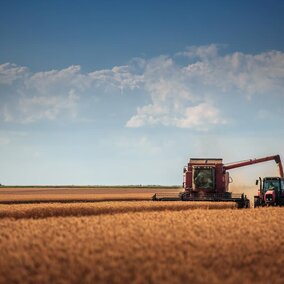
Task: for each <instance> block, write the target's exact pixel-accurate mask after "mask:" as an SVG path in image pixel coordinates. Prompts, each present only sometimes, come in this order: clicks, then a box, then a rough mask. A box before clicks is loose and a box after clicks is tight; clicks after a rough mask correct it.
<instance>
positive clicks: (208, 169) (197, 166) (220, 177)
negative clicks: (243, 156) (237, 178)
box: [152, 155, 282, 208]
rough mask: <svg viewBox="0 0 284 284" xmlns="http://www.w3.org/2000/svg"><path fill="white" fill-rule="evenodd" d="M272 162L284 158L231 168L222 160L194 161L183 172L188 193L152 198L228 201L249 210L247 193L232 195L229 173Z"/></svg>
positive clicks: (156, 195)
mask: <svg viewBox="0 0 284 284" xmlns="http://www.w3.org/2000/svg"><path fill="white" fill-rule="evenodd" d="M270 160H275V161H276V163H278V164H279V161H280V157H279V155H277V156H270V157H265V158H260V159H253V160H247V161H243V162H237V163H231V164H227V165H224V164H223V160H222V159H190V160H189V163H188V165H187V167H185V168H184V170H183V172H184V174H183V188H184V191H183V192H180V193H179V194H178V195H177V194H176V193H173V194H168V193H165V194H163V193H159V194H157V193H156V194H154V196H153V197H152V199H153V200H157V201H173V200H182V201H213V202H214V201H222V202H225V201H227V202H236V203H237V206H238V208H248V207H249V205H250V202H249V200H248V199H247V197H246V195H244V193H232V192H229V183H230V182H232V179H231V178H230V176H229V172H228V170H231V169H235V168H240V167H244V166H248V165H253V164H257V163H262V162H266V161H270ZM280 165H281V163H280ZM281 167H282V165H281Z"/></svg>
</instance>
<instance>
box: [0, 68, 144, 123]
mask: <svg viewBox="0 0 284 284" xmlns="http://www.w3.org/2000/svg"><path fill="white" fill-rule="evenodd" d="M128 69H129V68H128V66H118V67H113V68H112V69H111V70H100V71H95V72H90V73H82V71H81V67H80V66H78V65H72V66H70V67H68V68H65V69H62V70H51V71H45V72H36V73H32V72H30V71H29V70H28V69H27V68H26V67H21V66H17V65H15V64H10V63H6V64H2V65H0V90H1V86H2V87H4V85H9V89H7V88H6V89H5V91H2V94H1V97H0V100H1V104H0V117H1V118H2V121H4V122H18V123H19V122H20V123H34V122H37V121H41V120H57V119H59V118H64V117H66V118H76V116H77V114H78V107H79V102H80V98H82V97H83V96H85V94H86V93H92V94H93V96H98V94H104V93H105V92H108V91H111V92H113V91H114V90H118V91H119V92H122V91H123V90H125V89H129V90H134V89H135V88H138V85H139V84H140V83H141V76H139V75H135V74H132V73H131V72H130V71H129V70H128ZM16 80H17V83H14V82H15V81H16ZM3 90H4V89H3ZM81 120H82V119H81ZM83 120H84V119H83Z"/></svg>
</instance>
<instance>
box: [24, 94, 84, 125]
mask: <svg viewBox="0 0 284 284" xmlns="http://www.w3.org/2000/svg"><path fill="white" fill-rule="evenodd" d="M78 100H79V96H77V95H76V93H75V91H74V90H73V89H71V90H70V91H69V93H68V95H67V96H33V97H28V98H27V97H25V98H20V100H19V107H20V109H21V112H22V114H24V115H23V120H22V121H21V122H22V123H31V122H35V121H38V120H42V119H47V120H55V119H56V118H58V117H59V116H61V115H62V114H64V113H65V112H67V113H69V115H70V116H71V117H73V118H75V117H76V114H77V111H76V106H77V102H78Z"/></svg>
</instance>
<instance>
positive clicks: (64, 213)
mask: <svg viewBox="0 0 284 284" xmlns="http://www.w3.org/2000/svg"><path fill="white" fill-rule="evenodd" d="M283 213H284V210H283V209H282V208H260V209H247V210H238V209H235V206H234V204H230V203H213V204H212V203H206V202H205V203H203V202H202V203H198V204H196V203H194V204H193V203H190V202H189V203H187V202H152V201H116V202H94V203H70V204H60V203H40V204H15V205H7V204H1V205H0V251H1V254H0V283H52V282H53V283H162V282H166V283H183V282H185V283H186V282H191V283H283V279H284V274H283V263H284V240H283V235H284V234H283V233H284V229H283V228H284V221H283V218H282V215H283Z"/></svg>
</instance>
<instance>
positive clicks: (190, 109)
mask: <svg viewBox="0 0 284 284" xmlns="http://www.w3.org/2000/svg"><path fill="white" fill-rule="evenodd" d="M219 48H220V46H219V45H214V44H212V45H208V46H194V47H189V48H187V49H186V50H185V51H183V52H180V53H178V54H177V55H178V56H176V55H174V56H159V57H156V58H151V59H141V58H135V59H133V60H132V61H130V63H129V64H128V65H124V66H114V67H113V68H111V69H105V70H94V71H92V72H88V73H86V72H85V73H84V72H82V70H81V67H80V66H77V65H72V66H69V67H68V68H65V69H61V70H50V71H45V72H36V73H33V72H31V71H30V70H28V68H26V67H22V66H17V65H15V64H10V63H6V64H2V65H0V91H1V96H0V118H1V120H2V121H3V122H6V123H8V122H14V123H19V122H24V123H33V122H37V121H41V120H53V121H54V120H57V119H62V118H67V119H70V118H71V119H75V118H76V117H78V116H79V115H80V111H81V108H80V106H81V105H82V103H83V102H84V103H86V104H89V105H90V106H91V107H90V108H91V109H92V110H93V111H94V112H96V107H97V106H96V105H95V104H96V102H101V101H103V100H108V99H109V98H110V96H106V94H112V95H113V94H114V93H117V94H118V95H120V93H125V94H127V95H133V96H135V95H136V92H137V93H139V94H142V96H143V100H140V101H139V102H138V101H137V105H136V111H133V115H132V116H131V117H129V119H128V121H127V122H126V126H127V127H132V128H133V127H136V128H137V127H143V126H147V125H164V126H171V127H178V128H192V129H198V130H209V129H210V128H212V127H217V126H219V125H224V124H225V123H226V122H227V123H229V121H231V117H230V115H231V113H230V111H228V109H227V108H228V107H231V106H228V102H230V101H234V104H236V105H234V106H233V110H234V109H236V108H237V107H239V105H241V104H242V106H244V105H245V103H246V102H254V103H255V104H259V108H258V109H257V111H255V112H254V116H255V118H256V119H258V118H259V117H260V115H259V110H260V109H264V110H265V111H266V116H267V117H268V116H269V114H270V113H271V112H272V110H271V109H270V108H271V107H272V108H274V109H273V111H274V112H275V109H277V108H280V106H281V105H283V104H284V101H283V100H284V97H283V89H284V53H282V52H280V51H268V52H263V53H260V54H255V55H252V54H244V53H241V52H234V53H231V54H220V53H219ZM181 62H182V63H181ZM124 91H125V92H124ZM126 91H127V92H126ZM129 92H131V94H129ZM127 98H128V97H127V96H124V99H125V100H126V101H125V102H126V103H127ZM86 101H87V102H86ZM142 101H143V102H144V103H142ZM226 101H227V105H226V104H225V102H226ZM132 102H134V100H133V99H132ZM109 103H115V102H113V101H110V102H108V104H109ZM261 103H262V105H261ZM273 103H274V104H273ZM108 104H102V105H104V106H105V107H106V105H108ZM133 104H134V103H133ZM133 104H132V107H133ZM268 105H269V107H270V108H269V107H267V106H268ZM249 111H251V110H249ZM278 112H282V113H283V107H282V109H281V111H280V110H279V111H278ZM83 115H88V114H86V113H83ZM81 119H82V118H81ZM85 119H86V121H87V120H88V117H86V118H85ZM237 119H241V118H239V117H238V118H237ZM83 120H84V119H83Z"/></svg>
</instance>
